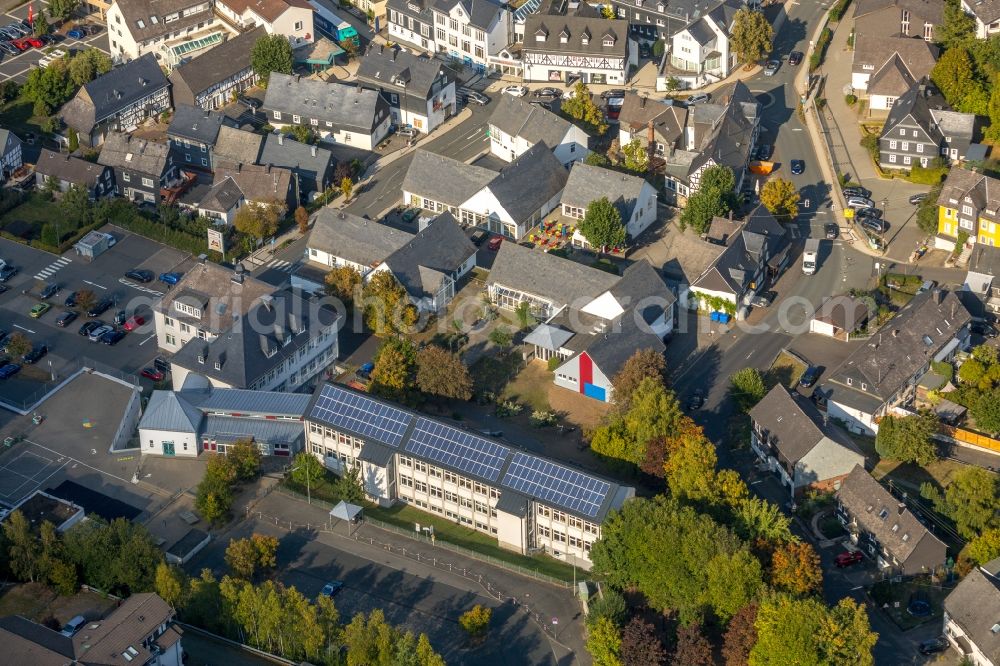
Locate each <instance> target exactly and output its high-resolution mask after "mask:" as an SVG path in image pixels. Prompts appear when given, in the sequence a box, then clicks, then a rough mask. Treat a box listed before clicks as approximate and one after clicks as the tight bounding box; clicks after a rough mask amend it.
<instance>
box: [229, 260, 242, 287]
mask: <svg viewBox="0 0 1000 666" xmlns="http://www.w3.org/2000/svg"><path fill="white" fill-rule="evenodd" d="M245 273H246V268H245V267H244V266H243V262H242V261H241V262H239V263H237V264H236V267H235V268H234V269H233V275H232V277H231V278H229V279H230V280H231V281H232V282H234V283H236V284H243V278H244V277H245Z"/></svg>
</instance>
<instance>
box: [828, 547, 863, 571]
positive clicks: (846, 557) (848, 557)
mask: <svg viewBox="0 0 1000 666" xmlns="http://www.w3.org/2000/svg"><path fill="white" fill-rule="evenodd" d="M863 559H864V556H863V555H862V554H861V551H860V550H849V551H847V552H845V553H840V554H839V555H837V556H836V557H835V558H833V563H834V564H835V565H837V567H838V568H840V569H843V568H844V567H851V566H854V565H855V564H857V563H858V562H860V561H861V560H863Z"/></svg>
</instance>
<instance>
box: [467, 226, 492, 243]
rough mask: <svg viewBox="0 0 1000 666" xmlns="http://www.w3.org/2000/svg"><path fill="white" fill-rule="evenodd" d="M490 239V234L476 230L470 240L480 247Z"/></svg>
mask: <svg viewBox="0 0 1000 666" xmlns="http://www.w3.org/2000/svg"><path fill="white" fill-rule="evenodd" d="M489 237H490V234H489V232H487V231H483V230H482V229H476V230H475V231H473V232H472V235H471V236H469V240H471V241H472V244H473V245H475V246H476V247H479V246H480V245H482V244H483V242H485V241H486V239H487V238H489Z"/></svg>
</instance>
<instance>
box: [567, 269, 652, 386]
mask: <svg viewBox="0 0 1000 666" xmlns="http://www.w3.org/2000/svg"><path fill="white" fill-rule="evenodd" d="M664 289H666V287H664ZM667 293H669V292H667ZM637 319H638V318H637V317H636V316H635V314H634V313H633V311H632V310H627V311H626V312H625V313H623V314H622V315H620V316H619V317H618V318H617V319H615V320H614V321H613V322H611V325H610V326H609V330H608V331H607V332H606V333H604V334H597V335H594V336H593V339H592V341H591V342H590V344H588V345H587V347H586V353H587V355H588V356H590V358H591V359H592V360H593V361H594V363H596V364H597V367H599V368H600V369H601V372H602V373H604V375H605V376H606V377H613V376H614V375H616V374H617V373H618V371H619V370H621V369H622V366H623V365H625V362H626V361H627V360H629V359H630V358H631V357H632V356H633V355H634V354H635V353H636V352H637V351H640V350H644V349H651V350H652V351H654V352H656V353H658V354H662V353H663V352H664V351H665V350H666V348H667V346H666V345H665V344H663V340H662V339H660V336H658V335H656V334H655V333H653V332H652V331H651V330H650V329H649V328H648V327H646V326H643V325H642V324H641V323H640V322H639V321H637Z"/></svg>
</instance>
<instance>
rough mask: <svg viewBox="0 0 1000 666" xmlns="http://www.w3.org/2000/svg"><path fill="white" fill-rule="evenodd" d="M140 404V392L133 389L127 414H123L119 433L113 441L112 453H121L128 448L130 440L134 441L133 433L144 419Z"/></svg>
mask: <svg viewBox="0 0 1000 666" xmlns="http://www.w3.org/2000/svg"><path fill="white" fill-rule="evenodd" d="M140 402H141V401H140V400H139V391H138V390H136V389H133V390H132V394H131V395H130V396H129V399H128V404H126V405H125V413H124V414H122V420H121V423H120V424H119V425H118V431H117V432H116V433H115V436H114V438H113V439H112V441H111V449H110V450H111V451H121V450H124V449H126V448H128V443H129V440H130V439H132V433H134V432H135V429H136V427H137V426H138V425H139V420H140V419H141V418H142V409H141V407H140V404H139V403H140Z"/></svg>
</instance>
